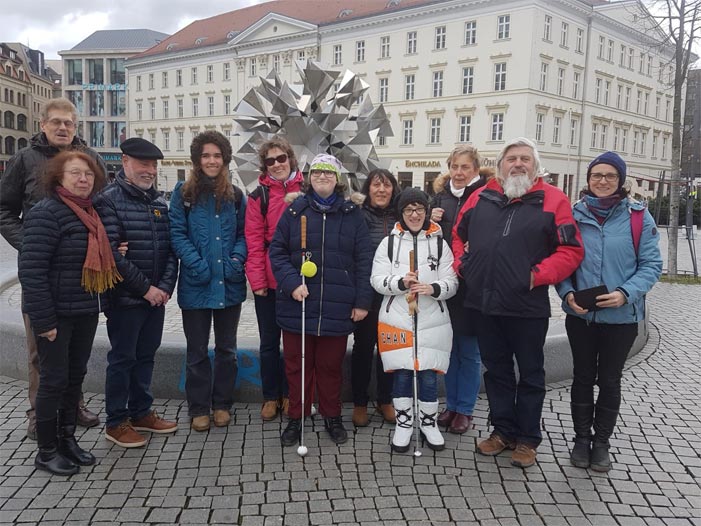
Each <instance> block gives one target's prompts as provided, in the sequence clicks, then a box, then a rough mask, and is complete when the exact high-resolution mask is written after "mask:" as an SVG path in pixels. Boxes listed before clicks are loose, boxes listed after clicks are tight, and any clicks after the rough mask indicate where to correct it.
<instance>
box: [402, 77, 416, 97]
mask: <svg viewBox="0 0 701 526" xmlns="http://www.w3.org/2000/svg"><path fill="white" fill-rule="evenodd" d="M415 84H416V75H415V74H414V73H412V74H411V75H405V76H404V100H414V86H415Z"/></svg>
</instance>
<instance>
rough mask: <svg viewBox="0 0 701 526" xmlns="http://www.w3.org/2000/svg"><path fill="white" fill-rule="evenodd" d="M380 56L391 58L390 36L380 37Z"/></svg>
mask: <svg viewBox="0 0 701 526" xmlns="http://www.w3.org/2000/svg"><path fill="white" fill-rule="evenodd" d="M380 58H389V37H388V36H384V37H381V38H380Z"/></svg>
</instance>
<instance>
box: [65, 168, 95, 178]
mask: <svg viewBox="0 0 701 526" xmlns="http://www.w3.org/2000/svg"><path fill="white" fill-rule="evenodd" d="M63 173H64V175H70V176H71V177H75V178H78V177H80V176H82V175H84V176H85V178H86V179H94V178H95V174H94V173H93V172H83V171H82V170H71V171H68V172H63Z"/></svg>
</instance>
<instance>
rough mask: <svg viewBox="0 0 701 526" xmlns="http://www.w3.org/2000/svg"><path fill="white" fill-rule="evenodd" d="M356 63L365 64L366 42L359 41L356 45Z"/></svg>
mask: <svg viewBox="0 0 701 526" xmlns="http://www.w3.org/2000/svg"><path fill="white" fill-rule="evenodd" d="M355 61H356V62H365V40H358V41H357V42H356V43H355Z"/></svg>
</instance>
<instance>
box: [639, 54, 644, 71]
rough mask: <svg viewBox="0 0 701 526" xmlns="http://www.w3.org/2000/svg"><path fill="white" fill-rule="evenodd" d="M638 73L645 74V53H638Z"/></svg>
mask: <svg viewBox="0 0 701 526" xmlns="http://www.w3.org/2000/svg"><path fill="white" fill-rule="evenodd" d="M638 73H645V53H640V63H639V64H638Z"/></svg>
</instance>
